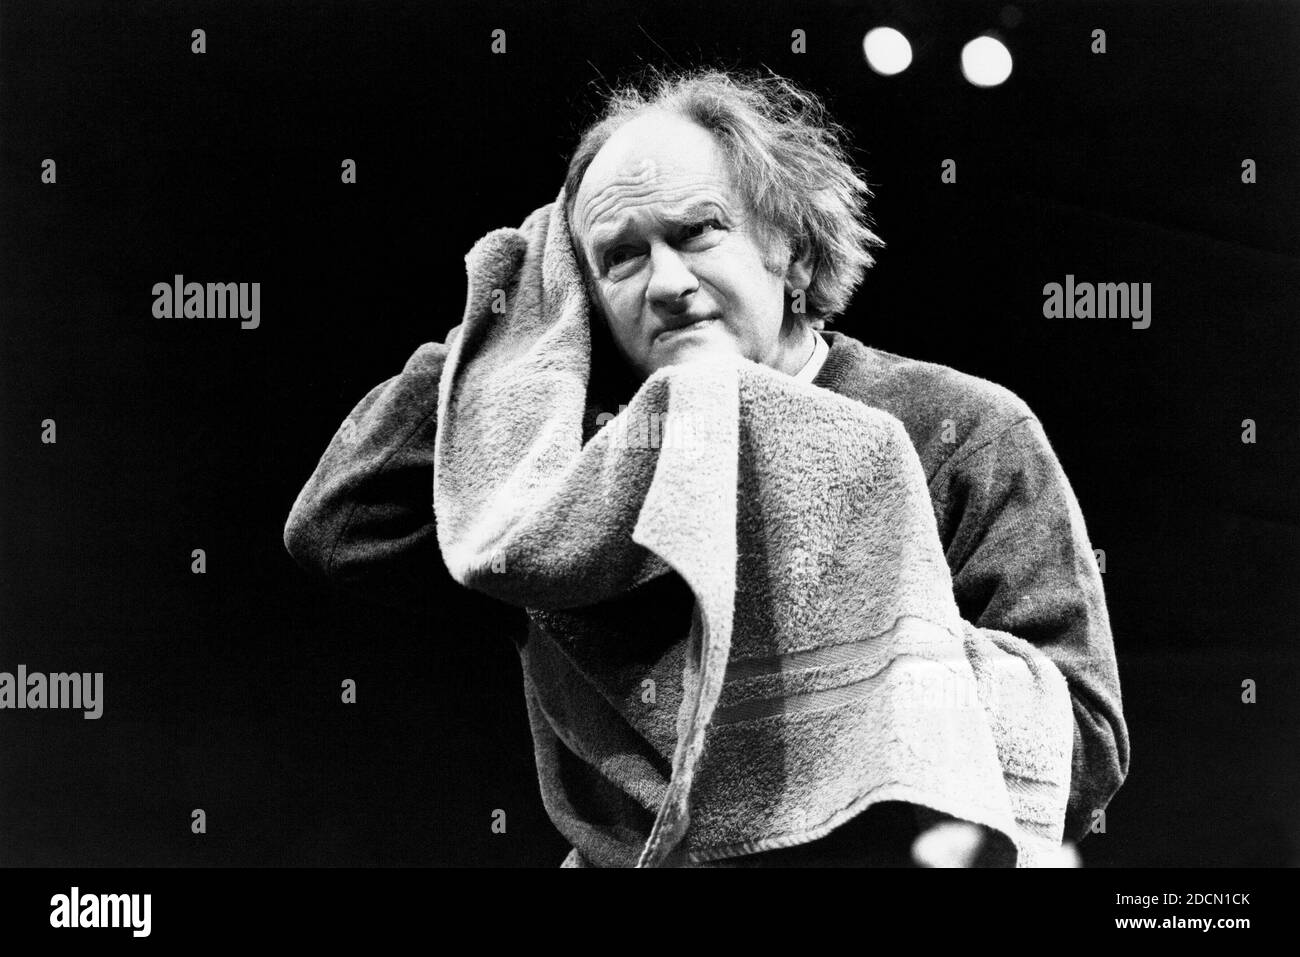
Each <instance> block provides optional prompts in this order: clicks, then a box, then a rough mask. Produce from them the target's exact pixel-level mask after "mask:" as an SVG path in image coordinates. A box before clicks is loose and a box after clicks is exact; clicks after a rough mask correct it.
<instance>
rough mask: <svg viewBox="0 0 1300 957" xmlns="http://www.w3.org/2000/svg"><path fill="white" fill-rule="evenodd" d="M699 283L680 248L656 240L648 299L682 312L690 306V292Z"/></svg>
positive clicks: (669, 309) (651, 256)
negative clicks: (679, 250)
mask: <svg viewBox="0 0 1300 957" xmlns="http://www.w3.org/2000/svg"><path fill="white" fill-rule="evenodd" d="M699 286H700V283H699V280H698V279H696V278H695V274H694V273H693V272H691V270H690V269H689V268H688V267H687V265H686V263H685V262H684V261H683V260H682V257H681V256H680V255H679V254H678V252H677V250H675V249H673V248H672V247H671V246H669V245H667V244H666V243H657V244H655V246H654V247H652V248H651V250H650V282H649V284H648V285H647V286H646V299H648V300H649V301H650V303H651V305H654V306H659V307H661V308H663V309H667V310H668V311H670V312H682V311H684V310H686V309H687V308H689V306H690V304H691V303H690V293H692V292H694V291H695V290H696V289H698V288H699Z"/></svg>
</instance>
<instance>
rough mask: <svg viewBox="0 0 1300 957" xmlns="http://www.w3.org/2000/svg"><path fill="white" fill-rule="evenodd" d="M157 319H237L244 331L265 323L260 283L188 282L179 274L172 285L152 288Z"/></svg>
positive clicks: (165, 284) (164, 284) (162, 283)
mask: <svg viewBox="0 0 1300 957" xmlns="http://www.w3.org/2000/svg"><path fill="white" fill-rule="evenodd" d="M153 295H154V301H153V314H154V318H156V319H234V318H236V317H238V318H239V319H242V320H243V321H242V322H241V323H240V324H239V328H241V329H256V328H257V327H258V326H259V325H260V324H261V322H262V284H261V283H260V282H209V283H201V282H186V281H185V277H184V276H182V275H180V274H179V273H178V274H177V275H176V277H175V278H174V279H173V280H172V281H171V282H156V283H154V284H153Z"/></svg>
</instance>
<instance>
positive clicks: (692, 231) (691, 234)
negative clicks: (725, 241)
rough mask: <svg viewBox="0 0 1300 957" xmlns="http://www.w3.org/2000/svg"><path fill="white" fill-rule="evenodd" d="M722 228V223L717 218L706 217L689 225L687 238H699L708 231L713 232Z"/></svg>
mask: <svg viewBox="0 0 1300 957" xmlns="http://www.w3.org/2000/svg"><path fill="white" fill-rule="evenodd" d="M721 228H722V224H721V223H720V222H718V221H717V220H716V219H705V220H702V221H701V222H698V223H691V225H689V226H687V227H686V238H687V239H698V238H700V237H701V236H703V235H705V234H706V233H708V232H712V231H713V230H715V229H721Z"/></svg>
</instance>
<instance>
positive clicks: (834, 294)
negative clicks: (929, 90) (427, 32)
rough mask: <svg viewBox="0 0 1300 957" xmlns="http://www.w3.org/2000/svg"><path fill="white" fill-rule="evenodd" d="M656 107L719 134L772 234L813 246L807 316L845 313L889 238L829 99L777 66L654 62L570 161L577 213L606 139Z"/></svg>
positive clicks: (791, 246)
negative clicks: (734, 68) (878, 224)
mask: <svg viewBox="0 0 1300 957" xmlns="http://www.w3.org/2000/svg"><path fill="white" fill-rule="evenodd" d="M654 109H662V110H667V111H670V112H673V113H676V114H678V115H680V116H683V117H685V118H686V119H689V120H692V121H693V122H695V123H697V124H699V125H700V126H702V127H704V128H705V129H706V130H709V131H710V132H711V133H713V135H714V136H715V137H717V140H718V144H719V146H720V147H721V149H722V151H723V155H724V156H725V157H726V158H727V160H728V162H729V165H730V169H731V172H732V176H733V180H734V183H735V185H736V188H737V189H738V190H740V192H741V194H742V195H743V196H744V198H745V200H746V201H747V202H748V203H749V205H750V207H751V208H752V209H753V210H754V212H756V213H757V214H758V216H759V219H760V220H761V221H762V223H763V226H764V227H765V229H766V231H767V232H768V234H769V236H770V237H771V238H775V239H777V240H778V241H784V244H785V247H786V250H787V252H793V253H795V254H796V255H803V254H804V253H805V252H809V251H810V252H811V253H812V281H811V283H810V284H809V286H808V289H807V292H806V293H805V297H806V301H805V304H804V305H805V308H806V318H807V319H809V320H813V321H815V320H821V321H822V322H825V321H827V320H831V319H833V318H834V317H835V316H838V315H839V314H840V313H842V312H843V311H844V309H845V307H847V306H848V303H849V299H850V298H851V297H852V295H853V291H854V290H855V289H856V288H857V287H858V284H859V283H861V282H862V277H863V274H864V273H865V271H866V270H867V269H869V268H870V267H871V266H872V264H873V263H874V262H875V259H874V257H873V256H872V255H871V252H870V250H871V249H872V248H874V247H878V246H883V245H884V242H883V241H882V240H881V239H880V237H878V236H877V235H876V234H875V233H874V232H873V231H872V228H871V227H872V225H873V224H872V221H871V217H870V215H869V213H868V210H867V201H868V200H869V199H870V198H871V195H872V193H871V189H870V187H869V186H868V185H867V183H866V181H865V180H864V179H863V177H862V174H861V173H860V172H859V171H858V170H857V169H855V167H854V165H853V162H852V160H850V158H849V155H848V151H847V147H846V141H847V134H846V131H845V130H844V128H843V127H842V126H840V125H839V124H838V123H836V122H835V121H834V120H832V119H831V118H830V117H829V115H828V114H827V112H826V108H825V106H824V105H823V104H822V102H821V100H820V99H818V97H817V96H816V95H814V94H813V93H810V92H808V91H807V90H803V89H801V88H799V87H798V86H796V85H795V84H794V83H792V82H791V81H789V80H787V79H785V78H783V77H780V76H777V75H776V74H774V73H769V74H760V73H748V72H724V71H722V70H718V69H712V68H706V69H696V70H688V71H679V72H671V73H669V72H663V71H660V70H657V69H653V68H652V69H650V70H648V71H647V73H646V74H645V75H644V77H643V78H641V79H639V80H637V81H634V82H633V83H631V84H628V85H625V86H622V87H620V88H617V89H614V90H612V91H610V93H608V94H607V96H606V99H605V104H604V110H603V112H602V113H601V115H600V116H599V118H598V119H597V120H596V121H595V122H594V123H593V124H592V125H590V126H589V127H587V129H586V130H585V131H584V132H583V133H582V136H581V139H580V140H579V142H578V147H577V149H576V150H575V151H574V153H573V157H572V159H570V161H569V169H568V173H567V175H566V176H565V181H564V185H565V194H566V197H567V203H566V205H567V210H566V211H567V213H568V214H569V221H570V222H572V221H573V203H574V200H575V198H576V196H577V193H578V187H579V185H580V184H581V183H582V178H583V176H584V175H585V174H586V172H587V168H588V167H589V166H590V165H591V162H592V160H593V159H595V158H596V154H597V153H598V152H599V151H600V148H601V147H602V146H604V145H605V143H606V141H608V140H609V138H610V136H612V135H613V134H614V132H615V131H616V130H618V129H619V128H620V127H621V126H623V125H624V124H626V123H627V122H629V121H630V120H632V119H634V118H635V117H637V116H639V115H641V114H643V113H645V112H647V111H649V110H654ZM775 265H777V264H775V263H773V264H769V268H772V267H773V266H775Z"/></svg>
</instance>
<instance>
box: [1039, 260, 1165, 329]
mask: <svg viewBox="0 0 1300 957" xmlns="http://www.w3.org/2000/svg"><path fill="white" fill-rule="evenodd" d="M1043 317H1044V318H1046V319H1131V320H1132V321H1133V328H1134V329H1146V328H1148V327H1149V326H1150V325H1151V283H1149V282H1099V283H1091V282H1079V283H1076V282H1075V281H1074V275H1073V274H1072V273H1068V274H1066V277H1065V282H1064V284H1062V283H1059V282H1049V283H1048V284H1047V285H1045V286H1043Z"/></svg>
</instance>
